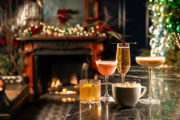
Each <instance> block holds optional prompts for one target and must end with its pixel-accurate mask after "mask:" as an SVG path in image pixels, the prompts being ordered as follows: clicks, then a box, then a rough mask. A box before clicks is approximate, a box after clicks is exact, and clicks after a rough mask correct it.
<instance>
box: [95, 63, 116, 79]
mask: <svg viewBox="0 0 180 120" xmlns="http://www.w3.org/2000/svg"><path fill="white" fill-rule="evenodd" d="M96 64H97V69H98V71H99V72H100V73H101V74H102V75H104V76H110V75H112V74H113V73H114V72H115V70H116V65H117V61H101V60H97V61H96Z"/></svg>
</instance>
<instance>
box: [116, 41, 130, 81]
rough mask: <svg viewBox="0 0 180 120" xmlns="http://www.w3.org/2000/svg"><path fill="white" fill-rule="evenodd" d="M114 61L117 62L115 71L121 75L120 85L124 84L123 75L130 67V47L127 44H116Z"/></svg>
mask: <svg viewBox="0 0 180 120" xmlns="http://www.w3.org/2000/svg"><path fill="white" fill-rule="evenodd" d="M116 60H117V61H118V64H117V70H118V72H119V73H120V74H121V77H122V83H124V81H125V75H126V73H127V72H128V71H129V68H130V66H131V56H130V45H129V44H128V43H118V44H117V50H116Z"/></svg>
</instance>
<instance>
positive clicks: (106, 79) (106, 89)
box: [104, 76, 109, 98]
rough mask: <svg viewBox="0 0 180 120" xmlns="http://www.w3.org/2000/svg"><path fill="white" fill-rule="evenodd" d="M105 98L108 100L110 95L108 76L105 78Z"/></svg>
mask: <svg viewBox="0 0 180 120" xmlns="http://www.w3.org/2000/svg"><path fill="white" fill-rule="evenodd" d="M104 96H105V97H106V98H108V97H109V94H108V76H105V94H104Z"/></svg>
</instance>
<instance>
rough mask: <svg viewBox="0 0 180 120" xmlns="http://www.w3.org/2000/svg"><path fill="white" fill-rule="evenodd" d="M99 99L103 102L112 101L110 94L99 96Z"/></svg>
mask: <svg viewBox="0 0 180 120" xmlns="http://www.w3.org/2000/svg"><path fill="white" fill-rule="evenodd" d="M101 101H103V102H114V98H113V97H111V96H108V97H105V96H104V97H101Z"/></svg>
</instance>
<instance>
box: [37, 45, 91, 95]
mask: <svg viewBox="0 0 180 120" xmlns="http://www.w3.org/2000/svg"><path fill="white" fill-rule="evenodd" d="M82 51H83V52H84V51H85V49H84V50H82ZM88 51H89V50H87V53H86V54H84V55H83V54H80V55H72V54H69V55H68V54H67V55H36V56H34V66H35V67H34V91H35V93H36V94H39V95H41V94H44V93H46V92H48V88H49V87H50V86H51V84H52V82H53V79H58V80H59V81H60V83H61V84H62V85H63V86H73V85H75V84H77V83H78V80H80V79H81V78H82V77H83V76H84V75H82V74H81V73H82V72H83V69H82V66H83V64H85V63H87V64H90V51H89V52H88ZM74 52H76V51H74V50H71V53H74ZM89 69H90V68H89ZM89 69H88V70H89ZM86 77H88V76H86Z"/></svg>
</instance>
